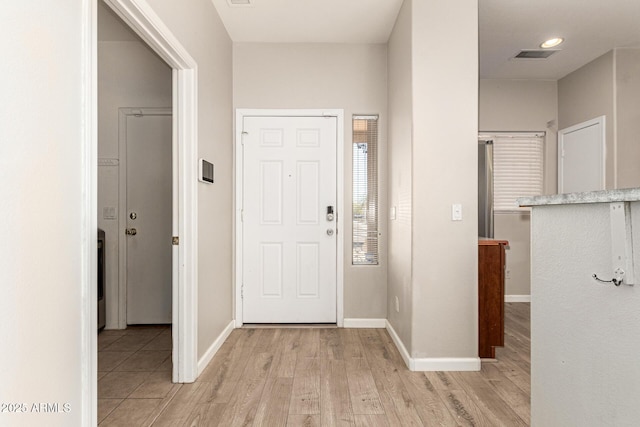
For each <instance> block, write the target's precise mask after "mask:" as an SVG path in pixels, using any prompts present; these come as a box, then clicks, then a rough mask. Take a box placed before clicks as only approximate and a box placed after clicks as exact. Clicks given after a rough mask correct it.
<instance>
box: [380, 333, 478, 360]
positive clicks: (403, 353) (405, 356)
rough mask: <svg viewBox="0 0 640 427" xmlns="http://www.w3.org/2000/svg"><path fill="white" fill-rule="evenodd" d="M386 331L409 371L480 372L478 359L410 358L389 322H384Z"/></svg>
mask: <svg viewBox="0 0 640 427" xmlns="http://www.w3.org/2000/svg"><path fill="white" fill-rule="evenodd" d="M386 329H387V332H389V335H390V336H391V339H392V340H393V342H394V343H395V345H396V347H397V348H398V351H399V352H400V355H401V356H402V359H403V360H404V363H405V364H406V365H407V368H409V370H410V371H479V370H480V358H479V357H425V358H420V359H416V358H412V357H411V356H410V355H409V352H408V351H407V348H406V347H405V346H404V344H403V343H402V340H400V337H399V336H398V334H397V333H396V331H395V330H394V329H393V326H391V323H389V321H388V320H387V321H386Z"/></svg>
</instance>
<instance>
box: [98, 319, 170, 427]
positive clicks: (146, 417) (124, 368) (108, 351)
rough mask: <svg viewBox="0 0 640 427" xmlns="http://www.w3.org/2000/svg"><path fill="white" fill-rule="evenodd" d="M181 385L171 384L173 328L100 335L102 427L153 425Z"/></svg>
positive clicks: (141, 328)
mask: <svg viewBox="0 0 640 427" xmlns="http://www.w3.org/2000/svg"><path fill="white" fill-rule="evenodd" d="M179 387H180V385H179V384H172V383H171V326H170V325H166V326H165V325H159V326H130V327H128V328H127V329H125V330H108V331H102V332H101V333H100V334H99V335H98V423H99V424H100V426H119V425H123V426H124V425H126V426H130V425H142V424H147V425H148V424H151V423H152V422H153V418H154V417H156V416H157V415H158V414H159V413H160V411H161V409H162V408H163V407H164V406H165V405H166V404H168V402H169V401H170V400H171V398H172V397H173V395H174V394H175V393H176V392H177V391H178V389H179Z"/></svg>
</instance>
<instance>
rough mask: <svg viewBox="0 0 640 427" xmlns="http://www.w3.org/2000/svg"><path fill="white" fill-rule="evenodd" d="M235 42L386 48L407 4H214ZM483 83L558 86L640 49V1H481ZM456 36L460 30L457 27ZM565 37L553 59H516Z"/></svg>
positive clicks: (277, 0) (393, 0)
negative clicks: (622, 51) (590, 66)
mask: <svg viewBox="0 0 640 427" xmlns="http://www.w3.org/2000/svg"><path fill="white" fill-rule="evenodd" d="M212 1H213V3H214V5H215V6H216V9H217V10H218V13H219V14H220V17H221V18H222V21H223V22H224V25H225V27H226V28H227V31H228V32H229V35H230V36H231V39H232V40H233V41H234V42H264V43H386V42H387V40H388V38H389V34H390V33H391V30H392V29H393V25H394V22H395V19H396V17H397V15H398V11H399V9H400V6H401V5H402V0H375V1H374V0H251V3H252V4H251V6H235V7H232V6H229V3H228V1H230V0H212ZM479 19H480V23H479V26H480V77H481V78H495V79H551V80H557V79H559V78H562V77H564V76H565V75H567V74H568V73H570V72H572V71H574V70H576V69H577V68H580V67H581V66H582V65H584V64H586V63H588V62H590V61H591V60H593V59H595V58H597V57H598V56H600V55H602V54H604V53H606V52H608V51H609V50H611V49H613V48H615V47H640V0H609V1H604V0H533V1H532V0H479ZM452 31H455V28H452ZM554 36H559V37H564V38H565V42H564V43H563V44H562V45H560V46H559V47H558V48H557V49H560V51H559V52H558V53H556V54H554V55H552V56H551V57H550V58H548V59H546V60H540V59H537V60H536V59H523V60H513V59H512V58H513V57H514V56H515V55H516V54H517V53H518V52H519V51H520V50H522V49H538V48H539V45H540V43H542V42H543V41H544V40H546V39H548V38H551V37H554Z"/></svg>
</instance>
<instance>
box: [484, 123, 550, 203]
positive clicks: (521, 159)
mask: <svg viewBox="0 0 640 427" xmlns="http://www.w3.org/2000/svg"><path fill="white" fill-rule="evenodd" d="M490 139H492V140H493V209H494V211H496V212H500V211H502V212H514V211H521V210H527V209H526V208H520V207H519V206H518V203H517V201H516V199H517V198H518V197H525V196H538V195H540V194H542V193H543V179H544V167H543V158H544V134H542V133H530V134H528V133H519V134H494V135H491V138H490Z"/></svg>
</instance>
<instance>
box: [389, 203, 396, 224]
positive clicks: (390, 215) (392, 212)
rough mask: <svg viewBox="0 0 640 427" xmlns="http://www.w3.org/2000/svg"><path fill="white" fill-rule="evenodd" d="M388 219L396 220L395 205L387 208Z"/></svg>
mask: <svg viewBox="0 0 640 427" xmlns="http://www.w3.org/2000/svg"><path fill="white" fill-rule="evenodd" d="M389 219H390V220H391V221H395V220H396V207H395V206H392V207H391V209H389Z"/></svg>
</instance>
